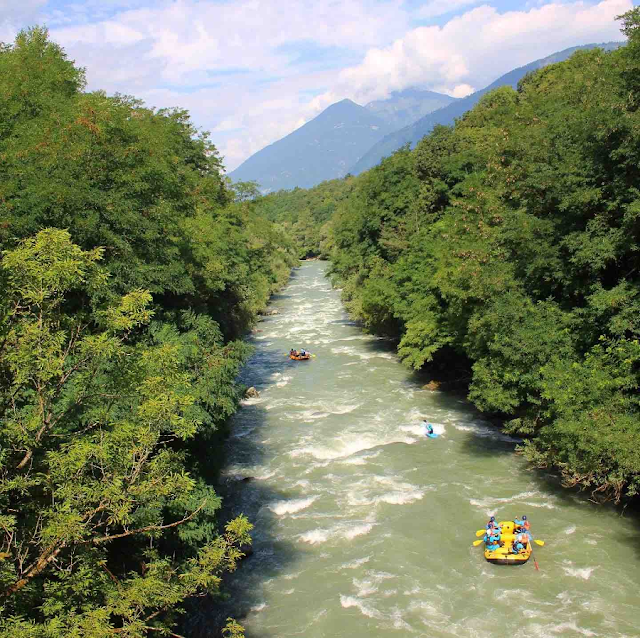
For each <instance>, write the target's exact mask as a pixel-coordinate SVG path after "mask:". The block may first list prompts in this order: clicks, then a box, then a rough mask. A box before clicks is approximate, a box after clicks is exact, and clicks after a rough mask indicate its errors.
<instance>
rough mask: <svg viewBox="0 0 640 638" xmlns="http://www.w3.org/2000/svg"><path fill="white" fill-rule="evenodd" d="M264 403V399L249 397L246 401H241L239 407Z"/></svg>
mask: <svg viewBox="0 0 640 638" xmlns="http://www.w3.org/2000/svg"><path fill="white" fill-rule="evenodd" d="M264 401H265V399H264V397H249V398H246V399H242V400H241V401H240V405H258V404H259V403H263V402H264Z"/></svg>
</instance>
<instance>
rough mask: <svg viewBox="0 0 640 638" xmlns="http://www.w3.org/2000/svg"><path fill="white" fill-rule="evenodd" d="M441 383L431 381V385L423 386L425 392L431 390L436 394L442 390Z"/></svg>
mask: <svg viewBox="0 0 640 638" xmlns="http://www.w3.org/2000/svg"><path fill="white" fill-rule="evenodd" d="M440 385H441V383H440V381H429V383H427V384H425V385H423V386H422V389H423V390H431V391H432V392H435V391H436V390H439V389H440Z"/></svg>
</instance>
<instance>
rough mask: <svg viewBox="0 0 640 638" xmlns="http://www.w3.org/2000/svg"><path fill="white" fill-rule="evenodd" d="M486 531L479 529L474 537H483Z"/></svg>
mask: <svg viewBox="0 0 640 638" xmlns="http://www.w3.org/2000/svg"><path fill="white" fill-rule="evenodd" d="M486 531H487V530H486V529H479V530H478V531H477V532H476V536H484V535H485V532H486Z"/></svg>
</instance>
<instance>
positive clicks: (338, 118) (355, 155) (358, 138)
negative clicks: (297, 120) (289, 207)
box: [229, 100, 395, 192]
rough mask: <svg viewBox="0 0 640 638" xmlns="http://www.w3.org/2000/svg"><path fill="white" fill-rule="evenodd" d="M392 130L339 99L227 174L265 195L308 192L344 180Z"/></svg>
mask: <svg viewBox="0 0 640 638" xmlns="http://www.w3.org/2000/svg"><path fill="white" fill-rule="evenodd" d="M394 128H395V127H393V126H391V125H390V124H388V123H387V122H385V120H384V119H382V118H381V117H378V115H376V114H375V113H372V112H371V111H370V110H368V109H366V108H364V107H363V106H359V105H358V104H356V103H355V102H352V101H351V100H342V101H341V102H337V103H336V104H332V105H331V106H329V107H328V108H326V109H325V110H324V111H323V112H322V113H320V115H318V116H317V117H315V118H314V119H313V120H311V121H310V122H307V123H306V124H305V125H304V126H301V127H300V128H299V129H297V130H295V131H293V133H290V134H289V135H287V136H286V137H283V138H282V139H281V140H278V141H277V142H274V143H273V144H270V145H269V146H266V147H265V148H263V149H262V150H260V151H258V152H257V153H255V154H254V155H252V156H251V157H250V158H249V159H247V160H246V161H245V162H243V163H242V164H241V165H240V166H239V167H238V168H236V169H235V170H234V171H232V172H231V173H230V174H229V176H230V177H231V179H232V180H233V181H234V182H237V181H251V180H253V181H256V182H258V184H259V185H260V189H261V190H262V191H264V192H271V191H277V190H280V189H283V188H286V189H289V188H295V187H296V186H299V187H301V188H310V187H311V186H315V185H316V184H319V183H320V182H323V181H324V180H328V179H335V178H337V177H344V176H345V175H346V174H347V170H348V168H349V167H350V166H352V165H353V164H355V163H356V162H357V161H358V160H359V159H360V157H361V156H362V155H363V153H365V152H366V151H367V150H368V149H370V148H371V147H372V146H373V145H374V144H375V143H376V142H378V141H379V140H381V139H382V138H383V137H384V136H385V135H387V134H388V133H390V132H391V131H393V130H394Z"/></svg>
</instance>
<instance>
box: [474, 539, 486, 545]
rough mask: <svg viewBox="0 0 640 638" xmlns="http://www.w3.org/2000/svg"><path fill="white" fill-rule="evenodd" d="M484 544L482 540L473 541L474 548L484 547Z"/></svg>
mask: <svg viewBox="0 0 640 638" xmlns="http://www.w3.org/2000/svg"><path fill="white" fill-rule="evenodd" d="M482 543H484V541H483V540H482V539H480V540H479V541H473V546H474V547H478V545H482Z"/></svg>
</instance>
